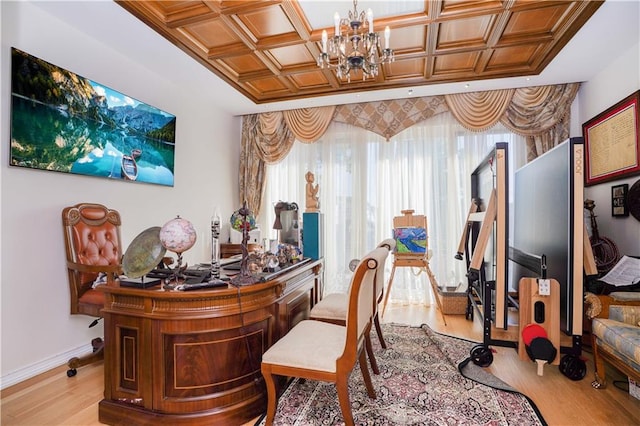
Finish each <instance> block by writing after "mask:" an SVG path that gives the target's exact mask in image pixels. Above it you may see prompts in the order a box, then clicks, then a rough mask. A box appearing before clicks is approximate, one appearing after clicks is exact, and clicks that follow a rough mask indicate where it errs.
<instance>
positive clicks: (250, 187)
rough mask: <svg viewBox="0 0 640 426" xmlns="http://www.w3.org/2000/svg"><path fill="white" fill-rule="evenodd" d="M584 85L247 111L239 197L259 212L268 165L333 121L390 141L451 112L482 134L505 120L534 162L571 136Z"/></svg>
mask: <svg viewBox="0 0 640 426" xmlns="http://www.w3.org/2000/svg"><path fill="white" fill-rule="evenodd" d="M579 88H580V83H568V84H558V85H553V86H538V87H525V88H519V89H506V90H493V91H486V92H471V93H458V94H453V95H444V96H426V97H419V98H408V99H395V100H389V101H378V102H367V103H358V104H346V105H339V106H328V107H319V108H302V109H296V110H288V111H276V112H268V113H261V114H252V115H246V116H244V117H243V121H242V153H241V156H240V177H239V179H240V199H241V200H243V201H244V200H246V201H247V206H248V207H249V208H250V209H251V210H252V211H253V212H254V213H255V214H256V215H257V214H258V213H259V210H260V203H261V201H262V194H263V192H264V185H265V182H264V173H265V167H266V164H275V163H277V162H279V161H281V160H282V159H283V158H285V157H286V155H287V154H288V153H289V151H290V150H291V147H292V146H293V142H294V139H297V140H298V141H300V142H304V143H313V142H315V141H317V140H318V139H320V138H321V137H322V136H323V135H324V133H325V132H326V130H327V127H328V126H329V124H331V122H332V121H337V122H342V123H347V124H350V125H353V126H357V127H360V128H363V129H365V130H368V131H371V132H374V133H377V134H379V135H381V136H383V137H384V138H386V139H387V141H388V140H389V139H390V138H392V137H393V136H395V135H397V134H398V133H400V132H402V131H403V130H405V129H407V128H409V127H411V126H413V125H414V124H416V123H419V122H421V121H424V120H426V119H428V118H430V117H433V116H434V115H436V114H440V113H442V112H446V111H451V113H452V114H453V116H454V117H455V118H456V120H458V122H460V124H461V125H462V126H463V127H465V128H466V129H468V130H470V131H473V132H481V131H484V130H487V129H489V128H491V127H493V126H494V125H495V124H496V123H497V122H498V121H500V122H501V123H502V124H504V125H505V126H506V127H507V128H508V129H510V130H511V131H512V132H514V133H517V134H519V135H522V136H525V137H526V138H527V157H528V158H527V159H528V160H532V159H533V158H535V157H537V156H538V155H540V154H542V153H544V152H546V151H547V150H549V149H551V148H553V147H554V146H556V145H557V144H559V143H560V142H562V141H563V140H565V139H566V138H567V137H568V135H569V121H570V113H571V103H572V102H573V100H574V99H575V97H576V94H577V93H578V89H579Z"/></svg>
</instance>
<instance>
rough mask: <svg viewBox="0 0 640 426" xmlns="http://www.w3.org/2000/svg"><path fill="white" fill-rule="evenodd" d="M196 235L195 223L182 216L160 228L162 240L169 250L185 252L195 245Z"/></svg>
mask: <svg viewBox="0 0 640 426" xmlns="http://www.w3.org/2000/svg"><path fill="white" fill-rule="evenodd" d="M196 236H197V232H196V230H195V228H194V227H193V224H192V223H191V222H189V221H188V220H186V219H182V218H181V217H180V216H178V217H176V218H175V219H171V220H170V221H169V222H167V223H165V224H164V225H163V226H162V228H160V242H161V243H162V245H163V246H164V247H165V248H166V249H167V250H171V251H172V252H175V253H183V252H185V251H187V250H189V249H190V248H191V247H193V245H194V244H195V243H196Z"/></svg>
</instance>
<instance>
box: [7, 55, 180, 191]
mask: <svg viewBox="0 0 640 426" xmlns="http://www.w3.org/2000/svg"><path fill="white" fill-rule="evenodd" d="M175 131H176V117H175V115H173V114H170V113H168V112H166V111H162V110H160V109H158V108H155V107H153V106H151V105H148V104H146V103H144V102H140V101H138V100H136V99H133V98H131V97H129V96H127V95H125V94H123V93H120V92H118V91H115V90H113V89H111V88H109V87H107V86H105V85H102V84H100V83H97V82H95V81H92V80H90V79H87V78H85V77H82V76H79V75H77V74H75V73H73V72H71V71H68V70H65V69H63V68H60V67H58V66H56V65H53V64H51V63H49V62H46V61H44V60H42V59H39V58H36V57H34V56H31V55H29V54H28V53H25V52H23V51H21V50H19V49H16V48H12V49H11V138H10V140H11V147H10V156H9V158H10V159H9V163H10V165H11V166H16V167H24V168H30V169H39V170H50V171H57V172H63V173H73V174H78V175H86V176H97V177H103V178H108V179H117V180H123V181H130V182H145V183H151V184H158V185H166V186H173V184H174V157H175Z"/></svg>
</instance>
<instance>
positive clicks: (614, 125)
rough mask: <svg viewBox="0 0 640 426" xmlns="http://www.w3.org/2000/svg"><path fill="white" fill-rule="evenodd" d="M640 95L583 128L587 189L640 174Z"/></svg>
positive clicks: (620, 104) (632, 97)
mask: <svg viewBox="0 0 640 426" xmlns="http://www.w3.org/2000/svg"><path fill="white" fill-rule="evenodd" d="M639 103H640V91H637V92H635V93H634V94H632V95H630V96H628V97H626V98H625V99H623V100H621V101H620V102H618V103H617V104H615V105H613V106H612V107H611V108H608V109H607V110H606V111H604V112H602V113H601V114H598V115H597V116H595V117H594V118H592V119H591V120H589V121H587V122H586V123H584V124H583V125H582V134H583V137H584V145H585V168H586V170H585V171H586V173H585V174H584V177H585V185H586V186H590V185H596V184H598V183H602V182H607V181H611V180H616V179H620V178H623V177H627V176H632V175H636V174H640V141H639V139H638V133H639V132H640V131H639V125H638V122H639V121H640V112H639Z"/></svg>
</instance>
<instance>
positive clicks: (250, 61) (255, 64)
mask: <svg viewBox="0 0 640 426" xmlns="http://www.w3.org/2000/svg"><path fill="white" fill-rule="evenodd" d="M221 62H223V63H224V64H225V65H226V66H227V67H228V68H229V69H231V70H233V71H234V72H235V73H236V74H237V75H242V74H251V73H256V72H259V71H268V70H269V69H268V68H267V67H266V66H265V64H264V62H262V61H260V60H259V59H258V58H257V57H256V55H253V54H250V55H238V56H230V57H227V58H224V59H222V60H221Z"/></svg>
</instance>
